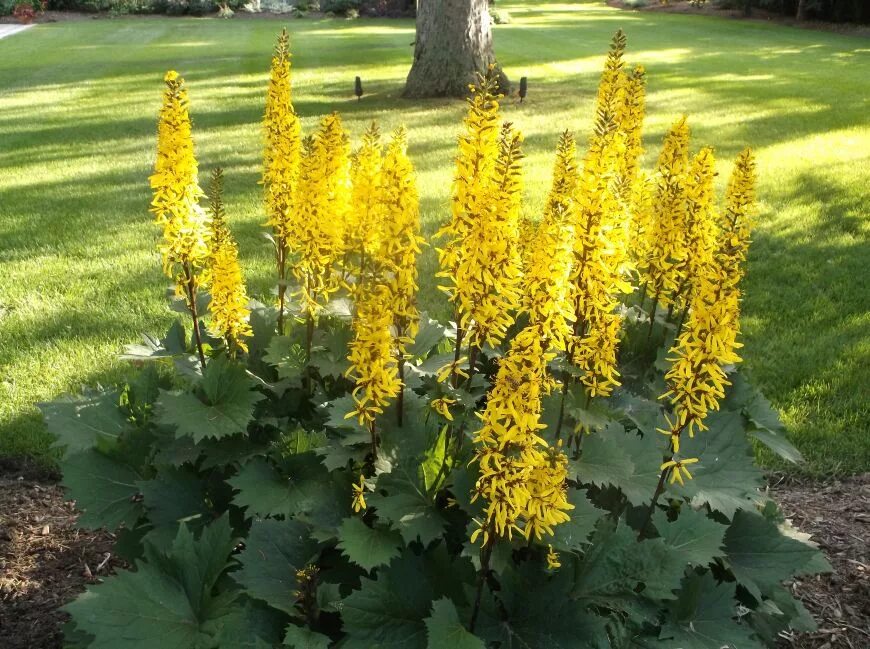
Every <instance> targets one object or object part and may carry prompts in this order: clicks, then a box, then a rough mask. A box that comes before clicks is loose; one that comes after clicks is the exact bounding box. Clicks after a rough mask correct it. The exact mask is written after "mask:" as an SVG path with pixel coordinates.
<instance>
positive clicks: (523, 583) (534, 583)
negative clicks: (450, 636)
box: [478, 563, 610, 649]
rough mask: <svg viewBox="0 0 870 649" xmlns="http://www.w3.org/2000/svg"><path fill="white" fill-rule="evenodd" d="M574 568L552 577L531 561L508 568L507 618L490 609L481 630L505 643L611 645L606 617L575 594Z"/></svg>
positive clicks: (588, 648) (538, 647)
mask: <svg viewBox="0 0 870 649" xmlns="http://www.w3.org/2000/svg"><path fill="white" fill-rule="evenodd" d="M570 573H571V571H570V570H559V571H558V572H557V573H556V574H555V575H554V576H552V577H550V576H548V575H547V574H546V573H544V572H543V571H541V570H538V569H536V567H535V566H534V565H533V564H531V563H526V564H525V565H524V566H523V567H522V568H520V569H515V568H511V569H508V570H507V571H506V572H505V573H504V574H503V575H502V576H501V586H502V588H501V590H500V591H499V598H500V599H501V603H502V606H503V607H504V611H505V613H506V614H507V619H506V621H504V622H496V620H497V617H496V616H495V615H494V614H493V613H494V612H493V611H488V616H487V617H488V618H489V619H488V620H486V621H485V622H484V624H483V625H482V626H481V628H480V631H479V632H478V633H479V634H480V635H481V636H485V637H486V638H487V639H488V640H491V641H495V642H500V643H501V644H500V646H502V647H522V648H526V647H528V648H531V647H534V649H605V648H607V649H609V647H610V643H609V642H608V640H607V633H606V631H605V626H604V620H603V619H601V618H599V617H597V616H595V615H592V614H590V613H588V612H587V611H586V609H585V607H584V606H582V605H579V604H578V603H577V602H576V601H574V600H573V599H571V574H570ZM490 607H491V605H490V606H488V607H487V608H490Z"/></svg>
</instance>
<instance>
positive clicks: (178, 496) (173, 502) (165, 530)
mask: <svg viewBox="0 0 870 649" xmlns="http://www.w3.org/2000/svg"><path fill="white" fill-rule="evenodd" d="M137 484H138V487H139V491H140V492H141V493H142V499H143V502H144V503H145V507H146V509H147V510H148V520H149V521H150V522H151V524H152V525H154V527H155V530H153V531H152V532H150V533H149V538H150V539H153V540H154V541H155V542H156V543H158V544H159V545H163V544H169V543H171V542H172V539H173V538H175V536H176V534H177V533H178V526H179V524H181V523H187V524H188V527H189V528H190V529H198V528H199V527H201V526H202V525H203V524H204V523H205V521H207V520H208V515H209V508H208V506H207V505H206V496H205V485H204V484H203V483H202V481H201V480H200V479H199V476H197V474H196V472H195V471H193V470H192V469H183V468H182V469H175V468H171V467H168V468H166V469H164V470H162V471H160V472H159V473H158V474H157V476H156V477H155V478H154V479H153V480H146V481H141V482H139V483H137Z"/></svg>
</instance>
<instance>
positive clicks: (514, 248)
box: [438, 74, 523, 349]
mask: <svg viewBox="0 0 870 649" xmlns="http://www.w3.org/2000/svg"><path fill="white" fill-rule="evenodd" d="M496 82H497V79H496V77H495V75H494V74H488V75H487V76H486V77H485V78H483V79H481V81H480V84H479V86H478V87H476V88H474V89H473V90H474V92H473V93H472V97H471V98H470V99H469V109H468V114H467V116H466V118H465V133H464V134H463V135H462V136H461V137H460V138H459V155H458V156H457V162H456V179H455V182H454V186H453V201H452V218H451V221H450V222H449V223H448V224H447V225H446V226H445V227H444V228H442V229H441V231H440V232H439V233H438V236H440V237H444V238H446V242H445V245H444V248H442V249H441V250H439V256H440V261H441V272H440V273H439V274H438V275H439V277H446V278H448V279H449V280H450V282H451V285H450V286H447V287H442V288H443V289H444V290H445V291H446V292H447V294H448V295H449V296H450V299H451V301H452V302H453V304H454V307H455V309H456V322H457V326H458V328H459V330H460V334H459V335H458V336H457V346H458V345H461V344H462V335H463V332H467V334H468V339H467V340H468V344H469V346H470V347H473V348H476V349H480V348H481V347H482V346H483V344H484V343H487V344H490V345H493V346H495V345H498V344H499V343H500V342H501V340H502V339H503V338H504V335H505V333H506V332H507V329H508V327H510V325H511V324H512V323H513V312H514V311H515V310H516V309H517V308H518V307H519V304H520V298H521V288H520V284H521V264H522V260H521V258H520V252H519V245H518V242H519V212H520V203H521V198H522V166H521V160H522V157H523V156H522V151H521V144H522V137H521V136H520V134H519V133H517V132H516V131H514V130H513V128H511V126H510V125H509V124H506V125H505V126H504V127H503V128H502V129H501V131H499V130H498V127H497V125H498V120H499V112H498V111H499V106H498V97H497V96H496V94H495V93H496Z"/></svg>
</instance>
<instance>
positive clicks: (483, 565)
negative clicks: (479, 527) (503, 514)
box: [468, 530, 493, 633]
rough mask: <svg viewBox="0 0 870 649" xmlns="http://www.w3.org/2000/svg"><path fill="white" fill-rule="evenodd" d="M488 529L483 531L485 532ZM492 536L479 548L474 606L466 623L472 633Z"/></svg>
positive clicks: (484, 581) (486, 572) (489, 554)
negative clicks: (478, 568)
mask: <svg viewBox="0 0 870 649" xmlns="http://www.w3.org/2000/svg"><path fill="white" fill-rule="evenodd" d="M488 531H490V530H486V531H484V534H486V533H487V532H488ZM492 546H493V543H492V536H491V535H490V536H489V539H488V540H487V542H486V544H485V545H484V546H483V547H482V548H481V549H480V572H479V573H478V574H477V594H476V595H475V596H474V608H473V609H472V610H471V621H470V622H469V623H468V630H469V631H470V632H471V633H474V627H475V626H476V625H477V616H478V614H479V613H480V601H481V599H482V598H483V586H484V584H486V577H487V575H488V573H489V560H490V558H491V557H492Z"/></svg>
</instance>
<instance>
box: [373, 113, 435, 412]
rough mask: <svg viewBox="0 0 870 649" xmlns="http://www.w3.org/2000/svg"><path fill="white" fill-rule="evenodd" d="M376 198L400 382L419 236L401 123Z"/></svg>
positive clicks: (414, 314)
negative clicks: (377, 200) (378, 207)
mask: <svg viewBox="0 0 870 649" xmlns="http://www.w3.org/2000/svg"><path fill="white" fill-rule="evenodd" d="M382 169H383V171H382V177H381V181H382V182H381V196H380V201H381V204H382V207H383V215H384V221H383V226H382V231H383V236H382V237H381V250H380V258H381V259H382V260H383V263H384V266H385V268H386V287H387V291H388V293H389V303H390V305H391V306H392V312H393V325H392V330H393V344H394V352H395V354H396V359H397V365H398V372H399V381H400V382H402V383H404V373H405V356H406V347H407V345H408V344H410V343H411V342H412V341H413V340H414V338H415V337H416V335H417V330H418V328H419V323H420V313H419V311H418V310H417V289H418V286H417V255H419V254H420V246H421V245H423V242H424V239H423V237H421V236H420V196H419V193H418V191H417V177H416V174H415V172H414V165H413V164H412V163H411V159H410V158H409V157H408V152H407V134H406V131H405V129H404V127H399V128H397V129H396V130H395V131H394V132H393V136H392V139H391V141H390V144H389V146H388V147H387V152H386V155H385V156H384V161H383V168H382ZM403 413H404V403H403V392H401V391H400V392H399V407H398V413H397V416H398V420H399V425H401V424H402V418H403Z"/></svg>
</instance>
